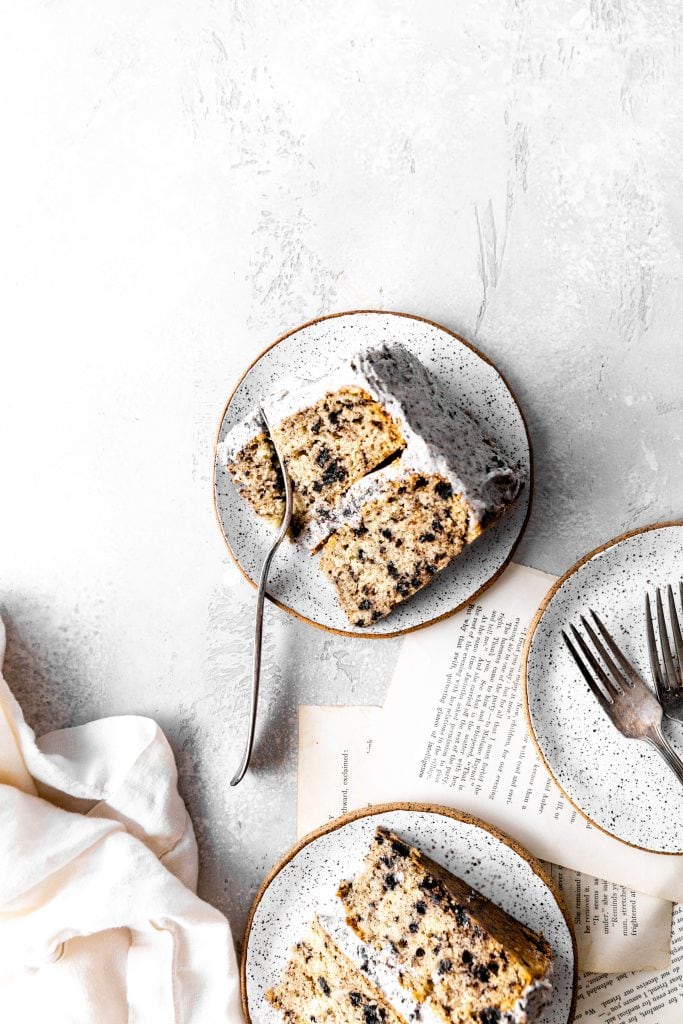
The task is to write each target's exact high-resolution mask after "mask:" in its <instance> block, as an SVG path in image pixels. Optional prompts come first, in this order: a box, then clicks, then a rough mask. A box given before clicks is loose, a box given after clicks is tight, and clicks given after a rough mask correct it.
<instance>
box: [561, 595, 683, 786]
mask: <svg viewBox="0 0 683 1024" xmlns="http://www.w3.org/2000/svg"><path fill="white" fill-rule="evenodd" d="M660 604H661V601H660ZM590 614H591V617H592V619H593V622H594V624H595V626H596V627H597V632H596V630H595V629H594V628H593V626H592V625H591V623H590V622H589V621H588V619H587V618H586V617H585V616H583V615H582V616H580V618H581V624H582V626H583V628H584V630H585V632H586V634H587V636H588V637H589V639H590V641H591V643H592V645H593V648H594V649H595V651H597V653H598V655H599V656H600V659H601V661H600V660H598V658H597V657H596V655H595V654H594V653H593V650H591V647H590V646H589V645H588V643H587V642H586V640H585V639H584V638H583V636H582V635H581V633H580V632H579V631H578V629H577V628H576V627H575V626H574V625H572V626H571V631H572V634H573V637H574V640H573V641H572V640H571V639H570V637H569V636H568V634H567V633H565V631H564V630H562V636H563V637H564V641H565V643H566V645H567V647H568V648H569V650H570V652H571V654H572V657H573V658H574V660H575V662H576V664H577V665H578V667H579V669H580V671H581V674H582V675H583V677H584V679H585V680H586V682H587V683H588V686H589V687H590V690H591V692H592V693H593V695H594V696H595V698H596V699H597V701H598V704H599V705H600V707H601V708H602V710H603V711H604V712H605V714H606V715H607V717H608V718H609V719H610V721H611V722H612V724H613V725H614V726H615V727H616V728H617V729H618V730H619V732H620V733H621V734H622V735H623V736H626V737H628V738H629V739H635V740H643V741H644V742H645V743H649V744H650V746H652V747H654V748H655V750H656V751H657V753H658V754H660V755H661V757H662V758H663V759H664V761H666V763H667V765H668V766H669V768H670V769H671V771H672V772H673V773H674V774H675V775H676V777H677V778H678V781H679V782H680V783H681V784H682V785H683V761H682V760H681V759H680V757H679V756H678V754H677V753H676V751H675V750H674V749H673V747H672V746H671V744H670V743H669V741H668V740H667V739H666V737H665V736H664V733H663V732H662V718H663V715H664V712H663V710H662V705H661V704H660V703H659V701H658V700H657V698H656V697H655V696H654V694H653V693H652V691H651V690H650V688H649V687H648V686H647V684H646V683H645V682H644V681H643V680H642V679H641V677H640V676H639V675H638V673H637V672H636V670H635V668H634V667H633V665H632V664H631V663H630V661H629V660H628V658H626V656H625V655H624V654H623V653H622V651H621V650H620V648H619V647H618V646H617V644H616V643H615V641H614V640H613V639H612V637H611V635H610V634H609V633H608V631H607V629H606V628H605V626H604V625H603V623H602V622H601V621H600V619H599V618H598V616H597V615H596V614H595V612H594V611H592V610H591V611H590ZM662 621H663V617H662ZM650 628H651V623H650ZM679 632H680V631H679ZM598 634H599V635H598ZM660 640H661V638H660ZM667 644H668V641H667ZM663 649H664V648H663ZM682 649H683V648H682ZM666 650H669V648H668V646H667V648H666ZM579 652H580V653H579ZM670 653H671V652H670V650H669V654H670ZM655 654H656V648H655ZM651 657H652V655H651ZM601 662H602V663H601ZM603 665H604V666H605V667H604V668H603ZM679 665H680V663H679Z"/></svg>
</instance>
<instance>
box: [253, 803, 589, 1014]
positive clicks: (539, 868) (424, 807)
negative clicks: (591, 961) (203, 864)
mask: <svg viewBox="0 0 683 1024" xmlns="http://www.w3.org/2000/svg"><path fill="white" fill-rule="evenodd" d="M392 811H415V812H417V813H423V814H424V813H427V814H439V815H441V816H442V817H444V818H452V819H454V820H455V821H461V822H464V823H465V824H468V825H474V826H475V827H477V828H481V829H483V830H484V831H485V832H488V833H489V834H490V835H492V836H494V838H496V839H498V840H500V842H502V843H504V844H505V845H506V846H509V847H510V849H511V850H513V852H514V853H516V854H518V856H520V857H521V858H522V860H525V861H526V862H527V864H528V865H529V866H530V868H531V870H532V871H533V872H534V874H535V875H537V876H538V877H539V878H540V879H541V881H542V882H543V883H544V885H545V886H546V887H547V888H548V889H549V890H550V892H551V894H552V896H553V897H554V899H555V902H556V903H557V905H558V907H559V909H560V912H561V914H562V916H563V917H564V920H565V923H566V925H567V929H568V931H569V935H570V937H571V942H572V955H573V977H572V998H571V1003H570V1006H569V1016H568V1017H567V1022H566V1024H572V1022H573V1020H574V1016H575V1013H576V999H577V994H578V980H579V965H578V959H579V953H578V947H577V944H576V933H575V930H574V922H573V921H572V919H571V916H570V914H569V910H568V909H567V905H566V903H565V900H564V897H563V895H562V893H561V892H560V890H559V888H558V887H557V885H556V884H555V882H554V881H553V879H552V877H551V876H550V874H549V873H548V872H547V871H546V870H545V868H544V867H543V864H542V863H541V862H540V860H539V859H538V858H537V857H534V855H533V854H532V853H530V852H529V851H528V850H527V849H526V847H524V846H522V844H521V843H519V842H517V840H516V839H513V838H512V836H509V835H508V834H507V833H506V832H503V830H502V829H499V828H497V827H496V826H495V825H491V824H489V822H487V821H484V820H483V818H479V817H477V816H476V815H474V814H468V813H467V812H466V811H459V810H456V809H455V808H453V807H445V806H444V805H443V804H432V803H419V802H414V801H410V800H404V801H397V802H393V801H392V802H390V803H385V804H372V805H370V806H368V807H359V808H358V809H357V810H355V811H347V813H346V814H342V815H340V816H339V817H338V818H333V819H332V820H331V821H328V822H326V823H325V824H324V825H321V826H320V827H319V828H316V829H313V831H312V832H308V833H307V834H306V835H304V836H302V837H301V839H299V840H298V841H297V842H296V843H295V844H294V846H292V847H291V848H290V849H289V850H288V851H287V853H285V854H284V855H283V856H282V857H280V859H279V860H278V861H277V862H276V864H275V865H274V866H273V867H272V868H271V869H270V871H269V872H268V874H267V875H266V877H265V878H264V879H263V881H262V882H261V885H260V886H259V888H258V891H257V893H256V896H255V897H254V901H253V903H252V905H251V907H250V909H249V914H248V916H247V923H246V925H245V928H244V936H243V939H242V953H241V956H240V996H241V1001H242V1012H243V1014H244V1019H245V1022H246V1024H254V1022H253V1021H252V1018H251V1014H250V1013H249V1000H248V996H247V954H248V951H249V937H250V935H251V926H252V924H253V921H254V917H255V915H256V911H257V910H258V908H259V905H260V903H261V900H262V898H263V896H264V895H265V893H266V891H267V889H268V888H269V886H270V884H271V883H272V882H273V880H274V879H275V878H276V877H277V876H278V875H279V874H280V872H281V871H282V869H283V868H285V867H286V866H287V865H288V864H289V862H290V861H291V860H293V859H294V857H296V856H297V855H298V854H299V853H300V852H301V851H302V850H303V849H304V848H305V847H306V846H308V845H309V844H310V843H312V842H313V841H314V840H316V839H320V838H321V837H322V836H325V835H328V834H329V833H330V832H336V831H337V830H338V829H340V828H343V827H344V826H345V825H348V824H349V823H350V822H352V821H357V820H358V819H359V818H372V817H376V816H377V815H380V814H390V813H391V812H392Z"/></svg>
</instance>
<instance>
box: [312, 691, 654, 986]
mask: <svg viewBox="0 0 683 1024" xmlns="http://www.w3.org/2000/svg"><path fill="white" fill-rule="evenodd" d="M380 714H381V710H380V709H379V708H373V707H326V708H316V707H301V708H299V801H298V813H297V835H298V836H303V835H305V834H306V833H307V832H310V831H312V830H313V829H314V828H317V827H318V826H319V825H322V824H324V823H325V822H326V821H329V820H331V819H332V818H335V817H337V816H338V815H339V814H340V813H344V812H345V811H347V810H349V811H351V810H355V809H356V808H358V807H362V806H363V803H364V801H363V798H362V792H363V785H364V779H365V778H366V769H367V763H368V751H369V749H370V747H371V745H372V737H373V734H374V732H375V729H376V728H377V726H378V724H379V720H380ZM342 808H343V810H342ZM546 867H547V868H548V869H549V870H550V871H551V873H552V875H553V878H554V879H555V881H556V883H557V885H558V887H559V888H560V889H561V891H562V894H563V896H564V899H565V903H566V904H567V907H568V908H569V912H570V913H571V914H572V916H573V919H574V925H575V929H576V937H577V946H578V952H579V967H580V969H581V970H584V971H617V970H618V971H624V970H640V969H644V968H661V967H665V966H668V965H669V945H670V936H671V903H669V902H668V901H665V900H659V899H656V898H654V897H652V896H644V895H643V894H642V893H635V892H631V891H629V890H627V889H625V888H624V887H623V886H620V885H616V884H614V883H612V882H605V881H602V880H601V879H599V878H593V877H588V876H586V875H583V874H581V872H578V871H572V870H569V869H567V868H560V867H556V866H555V865H547V864H546Z"/></svg>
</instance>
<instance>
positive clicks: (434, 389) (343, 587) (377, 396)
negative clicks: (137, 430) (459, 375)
mask: <svg viewBox="0 0 683 1024" xmlns="http://www.w3.org/2000/svg"><path fill="white" fill-rule="evenodd" d="M262 405H263V408H264V410H265V412H266V414H267V416H268V421H269V423H270V424H271V428H272V431H273V437H274V439H275V441H276V442H277V444H278V448H279V449H280V451H281V452H282V455H283V458H284V460H285V463H286V465H287V469H288V472H289V475H290V477H291V479H292V487H293V491H294V517H293V526H292V532H293V534H294V535H295V536H298V537H300V541H301V543H302V544H304V545H306V546H307V547H308V548H309V549H310V551H311V552H312V553H317V552H319V551H321V552H322V555H321V558H320V568H321V570H322V571H323V573H324V574H325V575H326V576H327V577H328V579H329V580H330V582H331V583H332V585H333V586H334V587H335V589H336V591H337V596H338V600H339V603H340V605H341V607H342V608H343V610H344V611H345V613H346V615H347V617H348V619H349V621H350V622H351V623H352V624H353V625H355V626H367V625H370V624H372V623H373V622H376V621H377V620H378V619H381V618H383V617H384V616H385V615H388V614H389V613H390V612H391V611H392V610H393V609H394V608H395V607H396V606H397V605H398V604H400V603H401V602H403V601H405V600H406V599H407V598H409V597H411V595H413V594H414V593H415V592H416V591H418V590H420V589H421V588H422V587H424V586H426V584H427V583H429V582H430V580H432V579H433V578H434V576H435V575H436V574H437V573H438V572H440V571H441V570H442V569H444V568H445V567H446V566H447V565H449V564H450V563H451V562H452V561H453V559H455V558H457V556H458V555H459V554H460V552H461V551H462V549H463V547H464V546H465V545H466V544H470V543H471V542H472V541H474V540H476V539H477V537H479V536H480V534H481V533H482V531H483V530H485V529H486V528H487V527H489V526H490V525H492V524H493V523H495V522H496V521H497V519H498V518H499V517H500V516H501V515H502V514H503V513H504V512H505V510H506V509H507V508H508V507H509V506H510V505H511V504H512V502H513V501H514V500H515V498H516V497H517V495H518V494H519V492H520V490H521V489H522V487H523V485H524V474H523V471H522V469H521V467H520V466H518V465H511V464H510V463H509V461H508V460H507V459H506V458H505V456H504V455H503V454H502V453H501V451H500V450H499V448H498V447H497V443H496V441H494V439H493V438H491V437H490V436H489V435H488V432H487V430H486V429H485V428H483V427H482V426H481V425H480V424H479V423H477V421H476V420H474V419H473V417H472V416H471V415H470V414H469V413H468V412H467V411H466V410H465V409H464V408H463V407H462V406H461V405H460V404H459V403H458V402H456V401H455V400H454V398H453V395H452V393H451V391H450V389H447V388H445V387H444V385H443V384H442V383H441V382H440V380H439V379H438V378H437V377H435V376H434V374H432V373H431V372H429V371H428V370H427V369H426V367H425V366H423V365H422V363H421V362H420V360H419V359H418V358H417V357H416V356H415V355H413V354H412V352H409V351H408V350H407V349H406V348H404V347H403V346H402V345H382V346H380V347H378V348H367V349H364V350H362V351H360V352H357V353H356V354H355V355H354V356H352V357H351V358H350V359H349V360H347V361H346V362H344V363H342V364H341V365H340V366H338V367H337V368H336V369H335V370H333V371H332V372H331V373H330V374H328V375H327V376H326V377H323V378H320V379H318V380H312V381H311V380H309V381H303V380H296V381H293V382H290V383H289V384H287V385H283V387H282V388H281V389H280V390H279V391H278V392H277V393H275V394H274V395H271V396H270V397H266V398H264V399H263V400H262ZM219 457H221V458H222V459H223V461H224V463H225V464H226V466H227V469H228V472H229V473H230V475H231V476H232V479H233V481H234V483H235V486H236V487H237V489H238V491H239V493H240V494H241V495H242V497H243V498H244V499H245V500H246V501H247V502H248V503H249V504H250V505H251V507H252V508H253V509H254V511H255V512H256V513H257V514H258V515H260V516H263V517H265V518H266V519H269V520H271V521H272V522H274V523H279V522H280V520H281V518H282V514H283V511H284V491H283V487H282V480H281V476H280V470H279V466H278V462H277V457H276V455H275V451H274V448H273V445H272V443H271V441H270V438H269V436H268V434H267V433H266V431H265V429H264V424H263V421H262V419H261V418H260V417H258V416H256V417H254V416H253V415H252V416H251V417H249V418H247V420H246V421H243V422H242V423H241V424H238V425H237V426H236V427H235V428H233V430H232V431H230V433H229V434H228V436H227V437H226V439H225V441H224V442H223V444H222V446H221V450H220V452H219Z"/></svg>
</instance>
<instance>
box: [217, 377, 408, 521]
mask: <svg viewBox="0 0 683 1024" xmlns="http://www.w3.org/2000/svg"><path fill="white" fill-rule="evenodd" d="M340 379H341V380H343V379H344V377H343V375H342V376H341V378H340ZM353 379H354V375H353V373H351V371H350V372H349V381H350V383H348V384H340V383H339V382H338V381H336V380H332V379H329V380H327V381H324V380H323V381H320V382H316V383H315V384H313V385H311V384H310V383H309V384H308V385H303V384H302V385H301V388H300V389H299V390H297V391H296V394H297V399H296V401H293V399H292V395H291V389H290V390H286V391H285V392H284V393H283V394H281V395H278V396H277V397H275V398H270V399H266V400H265V401H264V407H265V408H266V412H267V413H268V418H269V421H270V423H271V427H272V430H273V434H274V437H275V440H276V442H277V444H278V447H279V448H280V451H281V452H282V455H283V458H284V460H285V465H286V466H287V471H288V473H289V475H290V477H291V481H292V490H293V494H294V512H293V518H292V533H293V535H294V536H297V535H299V534H300V533H301V532H302V531H303V530H304V529H305V527H306V526H307V525H308V524H309V523H310V522H311V521H312V520H314V519H321V520H322V521H325V519H326V518H327V517H328V516H329V514H330V510H332V509H334V508H335V507H336V506H337V505H338V503H339V500H340V498H341V496H342V495H343V494H344V493H345V492H346V491H347V490H348V488H349V487H350V486H351V485H352V484H354V483H355V482H356V481H357V480H360V479H361V477H363V476H365V474H367V473H369V472H370V471H371V470H373V469H376V468H377V467H378V466H380V465H381V464H382V463H384V462H386V460H387V459H389V458H391V457H392V456H394V455H396V454H397V453H398V452H399V451H400V450H401V448H402V447H403V443H404V442H403V437H402V435H401V432H400V429H399V427H398V424H397V423H396V422H395V420H393V419H392V417H391V416H390V415H388V413H387V412H386V410H385V409H384V408H383V407H382V406H381V405H380V403H379V402H377V401H375V400H374V399H373V398H372V397H371V395H369V394H368V392H367V391H366V390H364V389H363V388H362V387H360V386H358V385H356V384H355V383H353ZM295 390H296V389H295ZM313 392H317V395H315V394H313ZM309 403H310V404H309ZM294 405H301V407H300V408H293V406H294ZM222 451H223V457H224V459H225V461H226V464H227V469H228V472H229V473H230V475H231V477H232V479H233V482H234V484H235V486H236V488H237V490H238V491H239V493H240V495H241V496H242V497H243V498H244V500H245V501H247V502H248V503H249V504H250V505H251V507H252V508H253V510H254V511H255V512H256V513H257V515H259V516H263V517H264V518H266V519H268V520H270V521H271V522H274V523H279V522H280V521H281V519H282V515H283V512H284V487H283V483H282V476H281V473H280V467H279V465H278V460H277V455H276V454H275V449H274V447H273V445H272V442H271V440H270V437H269V436H268V434H267V433H266V432H265V430H264V428H263V423H262V422H261V423H260V424H259V422H258V419H255V418H254V416H251V417H248V418H247V420H246V421H243V423H241V424H238V427H237V428H235V430H234V432H233V433H232V434H230V435H228V438H227V439H226V443H225V444H224V446H223V449H222Z"/></svg>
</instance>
